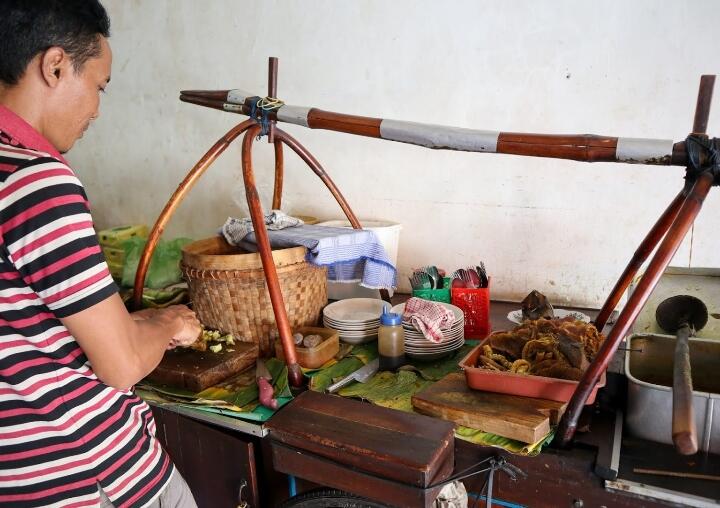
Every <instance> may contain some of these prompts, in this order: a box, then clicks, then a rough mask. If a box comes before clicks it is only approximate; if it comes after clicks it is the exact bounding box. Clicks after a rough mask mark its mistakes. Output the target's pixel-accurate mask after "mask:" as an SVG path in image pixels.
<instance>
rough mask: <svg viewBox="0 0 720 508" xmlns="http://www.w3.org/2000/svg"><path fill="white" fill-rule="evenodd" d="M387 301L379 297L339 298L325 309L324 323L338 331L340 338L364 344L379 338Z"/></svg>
mask: <svg viewBox="0 0 720 508" xmlns="http://www.w3.org/2000/svg"><path fill="white" fill-rule="evenodd" d="M383 305H385V302H383V301H382V300H378V299H377V298H348V299H346V300H338V301H337V302H333V303H331V304H330V305H328V306H327V307H325V308H324V309H323V323H324V325H325V326H326V327H327V328H332V329H333V330H337V331H338V335H340V340H342V341H343V342H347V343H349V344H363V343H365V342H370V341H372V340H375V339H377V335H378V328H379V327H380V314H382V311H383Z"/></svg>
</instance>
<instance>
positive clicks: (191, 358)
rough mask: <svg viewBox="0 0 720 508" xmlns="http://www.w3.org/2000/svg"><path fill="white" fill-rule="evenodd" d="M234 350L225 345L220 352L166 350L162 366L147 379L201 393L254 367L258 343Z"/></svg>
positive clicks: (239, 343)
mask: <svg viewBox="0 0 720 508" xmlns="http://www.w3.org/2000/svg"><path fill="white" fill-rule="evenodd" d="M231 349H234V351H232V352H230V351H227V350H226V349H225V346H223V350H222V351H221V352H220V353H213V352H212V351H195V350H193V349H189V348H179V349H176V350H172V351H167V352H166V353H165V356H163V359H162V360H161V361H160V365H158V366H157V368H156V369H155V370H154V371H152V372H151V373H150V374H149V375H148V376H147V379H148V380H150V381H153V382H155V383H161V384H164V385H168V386H174V387H176V388H184V389H186V390H190V391H191V392H195V393H197V392H201V391H203V390H204V389H205V388H208V387H210V386H213V385H215V384H217V383H219V382H221V381H223V380H224V379H227V378H229V377H230V376H233V375H235V374H237V373H239V372H242V371H243V370H245V369H247V368H248V367H250V366H254V365H255V360H256V359H257V357H258V346H257V344H253V343H250V342H236V343H235V345H234V346H232V348H231Z"/></svg>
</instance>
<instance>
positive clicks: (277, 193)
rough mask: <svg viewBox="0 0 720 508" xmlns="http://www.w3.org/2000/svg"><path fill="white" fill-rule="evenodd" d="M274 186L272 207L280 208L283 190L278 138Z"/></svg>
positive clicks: (281, 162)
mask: <svg viewBox="0 0 720 508" xmlns="http://www.w3.org/2000/svg"><path fill="white" fill-rule="evenodd" d="M271 130H275V129H271ZM273 144H274V145H275V186H274V187H273V197H272V209H273V210H280V207H281V206H282V191H283V172H284V169H283V165H284V161H283V147H282V142H281V141H280V140H275V142H274V143H273Z"/></svg>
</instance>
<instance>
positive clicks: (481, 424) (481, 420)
mask: <svg viewBox="0 0 720 508" xmlns="http://www.w3.org/2000/svg"><path fill="white" fill-rule="evenodd" d="M412 404H413V407H414V408H415V410H416V411H417V412H419V413H422V414H425V415H428V416H435V417H437V418H442V419H443V420H448V421H451V422H455V423H457V424H459V425H464V426H465V427H470V428H473V429H480V430H484V431H485V432H492V433H493V434H497V435H499V436H503V437H508V438H510V439H517V440H518V441H523V442H524V443H535V442H537V441H538V440H540V439H541V438H542V437H543V436H545V435H547V433H548V432H550V425H551V424H552V425H556V424H557V422H558V421H559V420H560V416H561V415H562V412H563V410H564V409H565V405H566V404H564V403H562V402H555V401H552V400H545V399H532V398H529V397H518V396H515V395H506V394H504V393H492V392H483V391H479V390H472V389H471V388H469V387H468V385H467V382H466V381H465V375H464V374H463V373H452V374H448V375H447V376H445V377H444V378H442V379H441V380H440V381H438V382H437V383H433V384H432V385H430V386H428V387H427V388H426V389H425V390H423V391H421V392H419V393H417V394H415V395H413V397H412Z"/></svg>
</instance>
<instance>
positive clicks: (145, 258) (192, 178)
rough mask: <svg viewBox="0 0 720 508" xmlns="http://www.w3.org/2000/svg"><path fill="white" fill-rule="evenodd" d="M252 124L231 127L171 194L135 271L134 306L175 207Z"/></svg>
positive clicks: (140, 296)
mask: <svg viewBox="0 0 720 508" xmlns="http://www.w3.org/2000/svg"><path fill="white" fill-rule="evenodd" d="M252 125H256V122H255V120H245V121H244V122H242V123H241V124H239V125H236V126H235V127H233V128H232V129H230V130H229V131H228V132H227V133H226V134H225V135H224V136H223V137H221V138H220V139H219V140H218V141H217V142H216V143H215V144H214V145H213V146H212V148H210V150H208V151H207V152H206V153H205V155H203V156H202V158H201V159H200V160H199V161H198V163H197V164H195V166H193V168H192V169H191V170H190V172H189V173H188V174H187V176H186V177H185V179H184V180H183V181H182V182H181V183H180V185H178V187H177V189H176V190H175V192H174V193H173V195H172V196H170V199H169V200H168V202H167V204H166V205H165V208H163V210H162V212H160V216H159V217H158V218H157V220H156V221H155V225H154V226H153V228H152V231H150V236H149V237H148V240H147V243H146V244H145V249H144V250H143V253H142V256H140V261H139V262H138V267H137V271H136V273H135V286H134V290H133V308H134V309H136V310H138V309H140V307H141V305H142V294H143V288H144V286H145V275H146V274H147V271H148V267H149V266H150V260H151V259H152V255H153V252H155V247H156V246H157V243H158V241H159V240H160V236H162V233H163V231H164V230H165V226H166V224H167V223H168V221H169V220H170V217H171V216H172V214H173V213H174V212H175V209H176V208H177V207H178V205H179V204H180V203H181V202H182V200H183V199H184V198H185V196H186V195H187V193H188V192H190V189H192V187H193V186H194V185H195V183H196V182H197V181H198V180H199V179H200V177H201V176H202V175H203V173H204V172H205V170H206V169H207V168H209V167H210V164H212V163H213V162H214V161H215V159H217V158H218V157H219V156H220V154H221V153H223V152H224V151H225V149H226V148H227V147H228V146H230V143H232V142H233V141H234V140H235V138H237V137H238V136H239V135H240V134H242V133H243V132H244V131H245V130H247V129H249V128H250V127H251V126H252Z"/></svg>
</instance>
